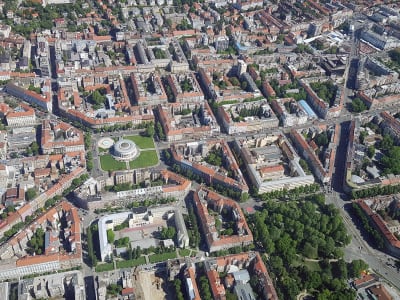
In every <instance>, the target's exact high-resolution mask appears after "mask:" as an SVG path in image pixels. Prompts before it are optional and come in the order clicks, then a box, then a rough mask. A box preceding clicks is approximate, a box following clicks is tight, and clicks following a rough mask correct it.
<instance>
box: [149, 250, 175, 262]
mask: <svg viewBox="0 0 400 300" xmlns="http://www.w3.org/2000/svg"><path fill="white" fill-rule="evenodd" d="M173 258H176V252H175V251H174V252H166V253H162V254H153V255H151V256H149V261H150V263H152V264H153V263H157V262H160V261H166V260H168V259H173Z"/></svg>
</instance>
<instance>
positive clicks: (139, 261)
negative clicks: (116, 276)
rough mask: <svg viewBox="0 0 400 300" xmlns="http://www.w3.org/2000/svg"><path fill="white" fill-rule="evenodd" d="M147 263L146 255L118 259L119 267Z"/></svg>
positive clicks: (130, 266)
mask: <svg viewBox="0 0 400 300" xmlns="http://www.w3.org/2000/svg"><path fill="white" fill-rule="evenodd" d="M145 263H146V259H145V258H144V256H141V257H139V258H138V259H131V260H121V261H117V268H118V269H120V268H132V267H136V266H139V265H144V264H145Z"/></svg>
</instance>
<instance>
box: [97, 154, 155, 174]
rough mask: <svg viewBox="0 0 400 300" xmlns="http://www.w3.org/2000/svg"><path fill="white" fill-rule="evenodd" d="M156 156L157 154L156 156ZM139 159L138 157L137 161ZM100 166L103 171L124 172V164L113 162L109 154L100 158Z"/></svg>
mask: <svg viewBox="0 0 400 300" xmlns="http://www.w3.org/2000/svg"><path fill="white" fill-rule="evenodd" d="M156 155H157V154H156ZM139 158H140V157H138V159H139ZM100 164H101V168H102V169H103V171H116V170H125V169H126V164H125V162H121V161H117V160H115V159H114V158H113V157H112V156H111V154H104V155H101V156H100Z"/></svg>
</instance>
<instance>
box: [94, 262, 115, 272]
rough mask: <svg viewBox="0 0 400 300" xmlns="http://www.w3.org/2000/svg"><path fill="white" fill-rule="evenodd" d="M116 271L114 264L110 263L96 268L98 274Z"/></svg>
mask: <svg viewBox="0 0 400 300" xmlns="http://www.w3.org/2000/svg"><path fill="white" fill-rule="evenodd" d="M111 270H114V263H109V264H101V265H98V266H96V272H105V271H111Z"/></svg>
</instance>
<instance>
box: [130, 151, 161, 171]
mask: <svg viewBox="0 0 400 300" xmlns="http://www.w3.org/2000/svg"><path fill="white" fill-rule="evenodd" d="M157 163H158V156H157V151H156V150H148V151H141V152H140V155H139V157H138V158H136V159H135V160H133V161H130V162H129V166H130V168H131V169H139V168H145V167H151V166H154V165H156V164H157Z"/></svg>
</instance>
